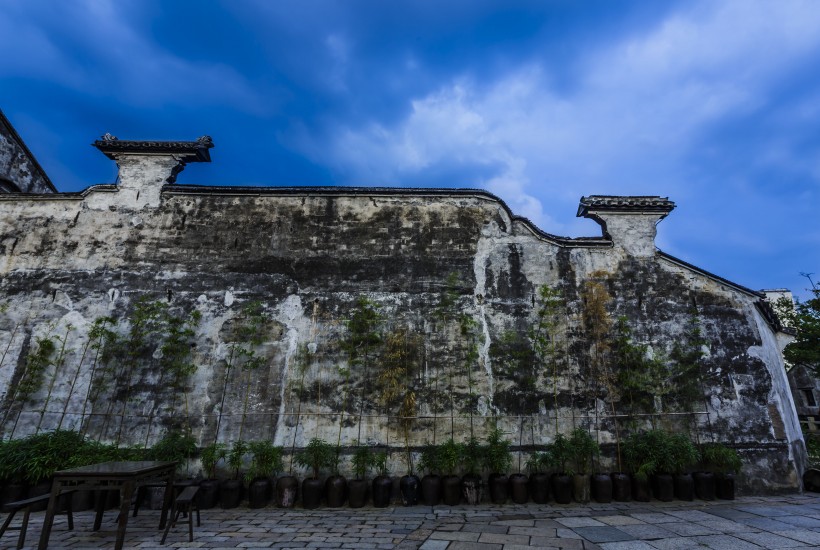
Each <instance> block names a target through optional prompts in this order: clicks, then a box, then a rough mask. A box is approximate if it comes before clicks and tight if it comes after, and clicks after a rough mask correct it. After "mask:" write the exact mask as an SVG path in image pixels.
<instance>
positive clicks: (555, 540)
mask: <svg viewBox="0 0 820 550" xmlns="http://www.w3.org/2000/svg"><path fill="white" fill-rule="evenodd" d="M530 545H531V546H535V547H536V548H561V549H566V550H584V541H583V540H582V539H570V538H563V537H532V538H531V539H530Z"/></svg>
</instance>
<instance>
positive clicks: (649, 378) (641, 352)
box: [612, 317, 672, 413]
mask: <svg viewBox="0 0 820 550" xmlns="http://www.w3.org/2000/svg"><path fill="white" fill-rule="evenodd" d="M612 360H613V362H614V366H615V370H616V372H617V377H616V378H617V382H618V387H619V388H620V390H621V393H622V394H623V395H624V396H625V397H626V399H627V400H628V401H629V404H630V406H631V407H632V412H636V413H637V412H645V413H651V412H654V411H655V397H659V398H661V401H662V402H663V399H664V397H665V396H666V395H667V394H668V393H669V392H670V391H671V389H672V387H671V385H670V383H669V373H668V371H667V368H666V365H664V363H663V361H661V360H660V359H657V358H649V350H648V347H647V346H644V345H640V344H635V343H634V342H633V340H632V331H631V329H630V328H629V325H628V324H627V319H626V317H618V319H617V321H616V323H615V330H614V337H613V341H612Z"/></svg>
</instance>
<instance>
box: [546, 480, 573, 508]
mask: <svg viewBox="0 0 820 550" xmlns="http://www.w3.org/2000/svg"><path fill="white" fill-rule="evenodd" d="M551 481H552V496H553V498H554V499H555V502H557V503H558V504H569V503H570V502H572V478H571V477H570V476H568V475H567V474H553V475H552V479H551Z"/></svg>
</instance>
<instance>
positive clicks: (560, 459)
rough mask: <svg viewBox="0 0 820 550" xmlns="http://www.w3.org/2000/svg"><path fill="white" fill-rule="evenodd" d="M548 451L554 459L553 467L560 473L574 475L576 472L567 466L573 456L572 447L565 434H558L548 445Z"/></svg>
mask: <svg viewBox="0 0 820 550" xmlns="http://www.w3.org/2000/svg"><path fill="white" fill-rule="evenodd" d="M547 453H548V456H549V457H550V459H551V460H552V467H553V468H555V470H556V471H557V472H558V473H562V474H568V475H572V474H573V473H574V472H573V471H572V470H571V469H569V468H568V467H567V464H568V463H569V462H570V460H571V459H572V458H573V452H572V448H571V447H570V443H569V439H567V437H566V436H565V435H564V434H561V433H559V434H557V435H556V436H555V440H554V441H553V442H552V443H550V444H549V445H547Z"/></svg>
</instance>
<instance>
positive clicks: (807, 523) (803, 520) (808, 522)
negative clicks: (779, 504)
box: [777, 516, 820, 529]
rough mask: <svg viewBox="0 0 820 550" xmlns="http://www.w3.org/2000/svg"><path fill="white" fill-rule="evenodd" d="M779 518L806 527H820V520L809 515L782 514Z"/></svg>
mask: <svg viewBox="0 0 820 550" xmlns="http://www.w3.org/2000/svg"><path fill="white" fill-rule="evenodd" d="M777 519H778V520H779V521H782V522H784V523H788V524H790V525H794V526H797V527H803V528H804V529H814V528H815V527H820V520H817V519H814V518H810V517H807V516H780V517H778V518H777Z"/></svg>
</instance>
